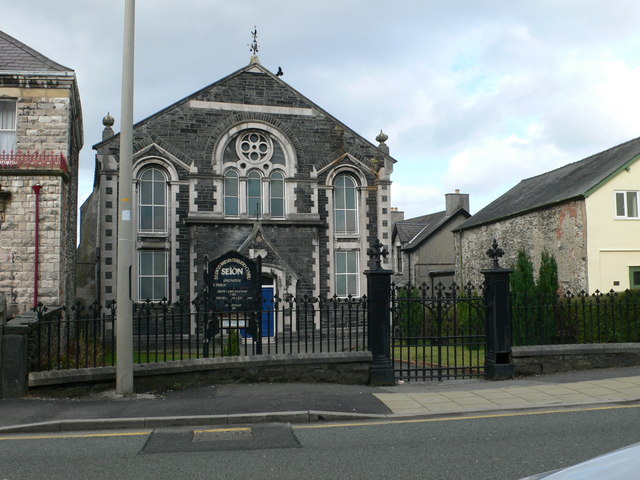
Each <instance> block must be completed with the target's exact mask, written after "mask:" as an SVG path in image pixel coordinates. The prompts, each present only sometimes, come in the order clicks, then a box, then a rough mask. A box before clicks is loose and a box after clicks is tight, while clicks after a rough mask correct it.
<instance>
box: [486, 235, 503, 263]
mask: <svg viewBox="0 0 640 480" xmlns="http://www.w3.org/2000/svg"><path fill="white" fill-rule="evenodd" d="M503 255H504V250H502V249H501V248H500V247H498V241H497V240H496V239H495V238H494V239H493V244H492V245H491V248H490V249H489V250H487V256H488V257H489V258H490V259H491V260H493V268H500V265H499V264H498V261H499V260H500V258H501V257H502V256H503Z"/></svg>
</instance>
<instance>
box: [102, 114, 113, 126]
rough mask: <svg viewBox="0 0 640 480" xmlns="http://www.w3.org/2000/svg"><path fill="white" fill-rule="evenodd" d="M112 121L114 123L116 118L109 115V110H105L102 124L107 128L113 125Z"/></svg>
mask: <svg viewBox="0 0 640 480" xmlns="http://www.w3.org/2000/svg"><path fill="white" fill-rule="evenodd" d="M114 123H116V120H115V119H114V118H113V117H112V116H111V114H110V113H109V112H107V115H106V116H105V117H104V118H103V119H102V125H104V126H105V127H107V128H111V127H113V124H114Z"/></svg>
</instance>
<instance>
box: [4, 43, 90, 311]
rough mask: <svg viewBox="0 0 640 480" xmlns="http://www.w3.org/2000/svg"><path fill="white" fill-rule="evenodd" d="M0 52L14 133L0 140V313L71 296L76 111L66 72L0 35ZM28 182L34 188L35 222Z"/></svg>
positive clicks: (72, 82)
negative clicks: (0, 304)
mask: <svg viewBox="0 0 640 480" xmlns="http://www.w3.org/2000/svg"><path fill="white" fill-rule="evenodd" d="M0 57H2V58H1V60H2V64H3V69H2V70H3V73H2V74H0V101H2V102H3V107H4V108H3V114H5V115H7V112H8V114H9V115H12V112H15V121H14V122H13V125H14V132H15V133H13V132H12V131H11V130H9V131H6V130H5V136H4V137H3V138H4V141H5V143H4V145H9V147H10V148H8V149H6V151H5V152H4V153H3V152H0V154H2V153H3V154H2V157H1V158H2V161H1V162H0V164H1V165H0V185H1V190H2V191H1V192H0V202H2V207H3V208H4V216H3V218H2V221H0V232H1V238H2V242H0V293H3V294H5V295H6V297H7V300H8V307H7V308H8V311H9V312H10V315H14V314H16V313H18V312H21V311H25V310H27V309H29V308H31V307H32V306H33V304H34V302H36V301H37V302H42V303H44V304H45V305H60V304H62V303H66V304H71V303H73V301H74V300H75V250H76V234H77V229H76V222H77V213H76V212H77V191H78V178H77V177H78V160H79V151H80V149H81V148H82V143H83V140H82V113H81V107H80V100H79V96H78V89H77V83H76V79H75V74H74V72H73V71H72V70H70V69H69V68H67V67H64V66H62V65H59V64H57V63H55V62H53V61H51V60H49V59H47V58H46V57H44V56H43V55H41V54H39V53H38V52H35V51H34V50H32V49H30V48H29V47H27V46H26V45H24V44H21V43H20V42H19V41H17V40H15V39H13V38H11V37H9V36H8V35H6V34H4V33H3V32H0ZM5 57H6V58H5ZM11 123H12V122H9V124H11ZM5 124H7V123H6V122H5ZM7 135H9V137H7ZM7 139H8V140H7ZM34 185H39V186H40V187H41V188H40V191H39V218H38V219H36V212H35V211H36V198H37V197H38V195H36V192H35V190H34V188H33V187H34ZM36 223H37V224H38V232H39V242H38V250H39V255H38V258H36V255H35V253H36ZM36 272H37V276H36Z"/></svg>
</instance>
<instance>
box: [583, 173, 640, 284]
mask: <svg viewBox="0 0 640 480" xmlns="http://www.w3.org/2000/svg"><path fill="white" fill-rule="evenodd" d="M620 190H640V162H637V161H635V162H634V163H633V164H630V165H629V169H628V171H627V170H621V171H620V172H619V173H618V174H617V175H615V176H614V177H613V178H611V179H610V180H609V181H607V182H605V183H604V184H603V185H601V186H600V188H598V190H596V191H595V192H593V193H592V194H591V195H589V196H588V197H587V199H586V202H585V203H586V209H587V219H588V221H587V222H586V223H587V258H588V269H587V272H588V282H589V291H590V292H594V291H595V290H596V289H598V290H600V291H601V292H608V291H609V290H611V289H613V290H617V291H620V290H625V289H627V288H629V267H634V266H640V219H616V218H615V215H616V212H615V195H614V192H615V191H620Z"/></svg>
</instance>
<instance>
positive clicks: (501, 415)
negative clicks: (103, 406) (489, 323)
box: [0, 405, 640, 441]
mask: <svg viewBox="0 0 640 480" xmlns="http://www.w3.org/2000/svg"><path fill="white" fill-rule="evenodd" d="M625 408H640V405H614V406H604V407H585V408H566V409H558V410H540V411H537V412H522V411H521V412H512V413H496V414H487V415H466V416H459V417H458V416H456V417H440V418H414V419H407V420H399V419H396V420H379V421H360V422H350V423H329V424H312V425H299V424H294V425H292V428H293V429H295V430H305V429H322V428H346V427H368V426H375V425H395V424H409V423H432V422H451V421H460V420H481V419H485V418H507V417H524V416H530V415H550V414H555V413H575V412H596V411H603V410H620V409H625ZM246 431H251V428H250V427H235V428H214V429H202V430H193V432H194V433H211V432H246ZM151 432H152V430H144V431H137V432H113V433H69V434H56V435H47V434H37V435H20V434H15V435H11V436H4V437H0V441H2V440H51V439H66V438H109V437H135V436H142V435H149V434H151Z"/></svg>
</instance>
